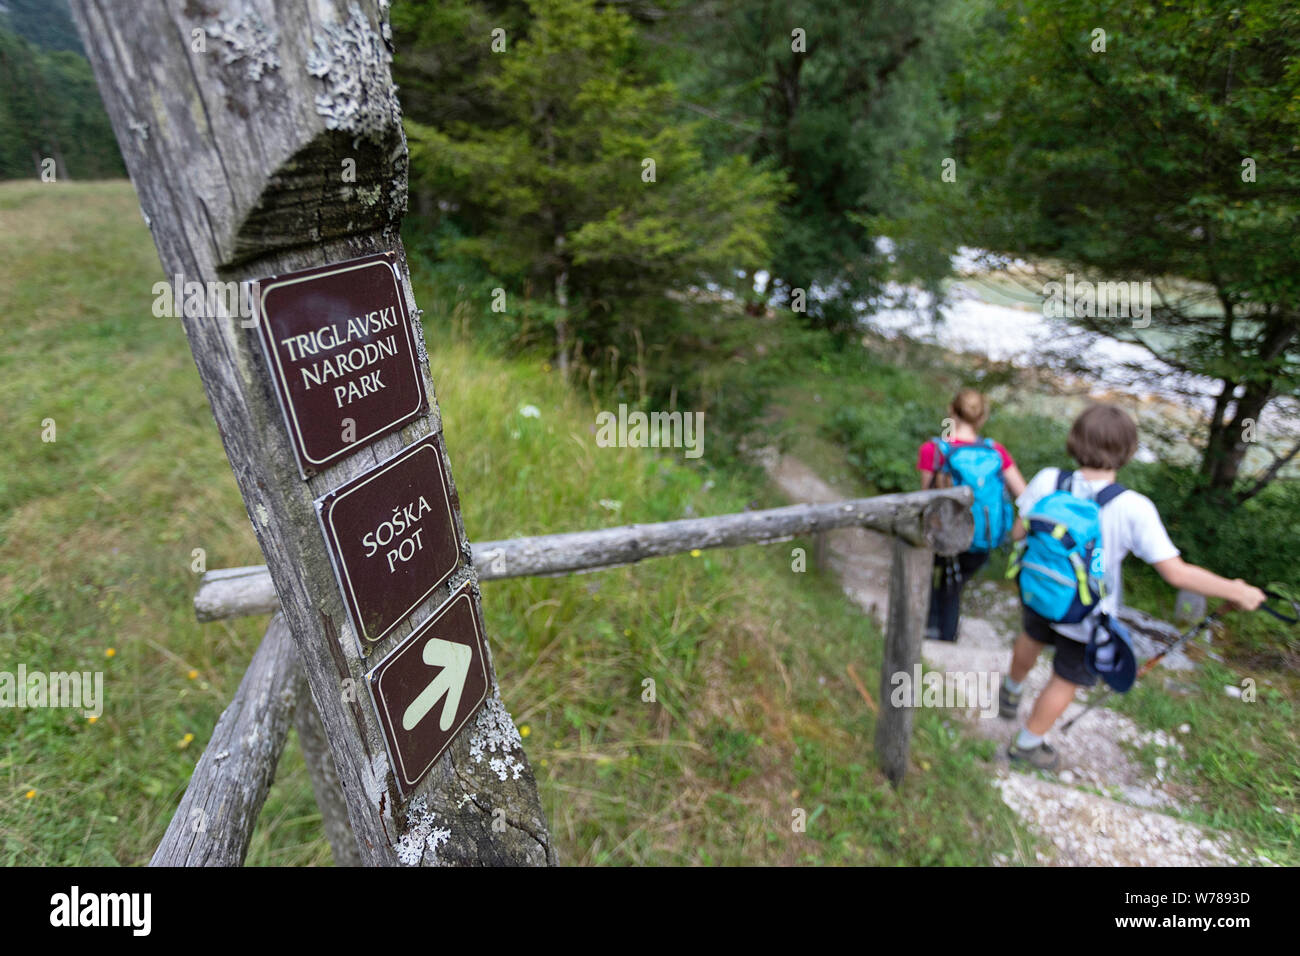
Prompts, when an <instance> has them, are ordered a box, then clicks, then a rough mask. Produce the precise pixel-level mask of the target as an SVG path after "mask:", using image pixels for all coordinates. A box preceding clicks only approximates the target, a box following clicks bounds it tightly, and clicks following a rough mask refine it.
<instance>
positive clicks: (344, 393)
mask: <svg viewBox="0 0 1300 956" xmlns="http://www.w3.org/2000/svg"><path fill="white" fill-rule="evenodd" d="M397 323H398V319H397V308H396V307H395V306H389V307H388V308H386V309H381V310H379V311H376V312H368V313H366V314H365V315H358V316H354V317H353V318H350V319H348V321H347V326H346V328H345V329H344V330H343V331H342V333H340V332H339V328H338V326H337V325H326V326H322V327H321V328H318V329H313V330H312V331H310V332H305V333H302V334H300V335H291V336H289V337H287V338H283V339H281V340H280V344H281V345H283V346H284V347H285V349H286V350H288V352H289V358H290V359H291V360H292V361H294V362H301V361H302V360H303V358H304V356H309V355H317V354H319V353H321V352H333V351H334V350H335V349H341V348H345V347H347V346H349V345H352V343H353V342H357V341H360V342H362V343H363V344H361V345H355V346H352V347H351V348H348V349H347V351H346V352H339V354H338V355H335V356H333V357H330V356H328V355H327V356H326V357H325V358H322V359H317V360H316V361H315V362H312V363H311V364H310V365H301V366H299V367H298V372H299V373H300V374H301V375H302V387H303V390H304V391H310V390H311V388H312V386H313V385H326V386H327V387H328V383H329V382H331V381H332V380H334V379H340V378H346V376H348V375H350V374H352V373H355V372H360V373H363V374H362V375H361V377H360V378H359V379H353V380H350V381H345V382H344V383H343V384H341V385H335V386H333V387H332V388H333V397H334V404H335V405H336V406H337V407H339V408H342V407H343V406H344V405H349V404H351V403H352V402H354V401H355V400H356V399H358V398H364V397H365V396H366V395H369V394H371V393H373V392H378V391H379V390H380V389H382V388H384V387H385V383H384V382H383V381H381V380H380V374H381V372H382V371H383V370H382V369H376V370H373V371H366V370H367V369H370V368H372V366H374V365H375V364H376V363H377V362H379V361H380V360H381V359H385V358H391V357H395V356H396V355H397V334H396V333H393V334H390V335H388V336H385V337H384V338H382V339H379V340H378V341H375V342H371V341H367V340H368V339H370V338H371V337H372V336H374V335H375V334H377V333H379V332H382V331H385V330H387V329H396V328H397V327H398V324H397Z"/></svg>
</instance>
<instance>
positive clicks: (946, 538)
mask: <svg viewBox="0 0 1300 956" xmlns="http://www.w3.org/2000/svg"><path fill="white" fill-rule="evenodd" d="M970 501H971V491H970V489H969V488H946V489H942V490H937V491H914V492H908V493H906V494H897V495H879V496H877V497H874V498H854V499H851V500H847V501H835V502H829V503H826V504H815V505H809V504H805V505H790V506H788V507H785V508H771V509H768V510H766V511H743V512H740V513H738V514H729V515H719V516H716V517H711V518H686V519H683V520H680V521H664V522H660V523H658V524H640V525H638V524H633V525H624V526H623V527H618V528H606V529H602V530H599V531H578V532H574V533H570V534H548V535H542V536H540V537H535V538H510V539H508V540H505V541H487V542H479V543H477V544H474V545H473V546H472V548H473V553H474V568H475V570H476V572H477V573H478V579H479V580H480V581H492V580H499V579H501V578H521V577H544V576H553V575H562V574H575V573H577V574H581V573H585V572H590V571H603V570H607V569H609V568H615V567H621V566H623V565H627V564H633V563H635V562H637V561H642V560H644V559H646V558H657V557H663V556H665V555H670V554H680V553H682V552H685V551H691V550H694V549H696V548H698V549H701V550H704V549H708V548H733V547H737V546H739V545H745V544H771V543H774V542H777V541H788V540H789V539H791V538H793V537H796V536H798V535H806V534H817V533H820V532H824V531H831V530H834V529H836V528H848V527H861V528H869V529H871V530H873V531H879V532H882V533H884V534H890V535H893V536H895V537H898V538H902V539H903V540H904V541H905V542H906V543H907V544H909V545H911V546H914V547H920V548H925V549H926V550H929V551H934V552H936V553H938V554H956V553H958V552H960V551H964V550H965V549H966V547H967V546H968V545H969V544H970V539H971V535H972V534H973V525H972V523H971V518H970V512H969V510H968V509H969V506H970ZM279 606H280V605H279V601H278V599H277V598H276V595H275V587H274V585H272V584H271V575H270V573H269V572H268V571H267V570H266V566H265V565H255V566H250V567H243V568H226V569H223V570H220V571H209V572H208V573H207V574H205V575H204V576H203V578H202V579H201V580H200V582H199V590H198V592H197V593H196V594H195V596H194V611H195V614H196V615H197V616H198V619H199V620H200V621H215V620H220V619H222V618H230V617H241V616H246V615H251V614H269V613H270V612H272V611H274V610H275V609H276V608H278V607H279Z"/></svg>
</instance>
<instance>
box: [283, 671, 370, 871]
mask: <svg viewBox="0 0 1300 956" xmlns="http://www.w3.org/2000/svg"><path fill="white" fill-rule="evenodd" d="M293 726H294V729H295V730H296V731H298V745H299V746H300V747H302V756H303V760H304V761H305V762H306V764H307V776H308V777H309V778H310V779H311V790H312V793H314V794H315V795H316V806H318V807H319V808H320V817H321V828H322V829H323V830H324V831H325V839H327V840H329V844H330V850H331V851H332V852H333V854H334V865H335V866H360V865H361V853H360V851H359V850H358V849H357V838H356V835H355V834H354V833H353V832H352V824H351V823H349V822H348V803H347V801H346V800H345V799H344V798H343V787H342V786H341V785H340V784H339V775H338V771H337V770H335V769H334V757H333V756H332V755H331V754H330V744H329V740H328V739H327V738H326V737H325V728H324V727H322V726H321V722H320V714H318V713H316V705H315V704H313V703H312V701H311V698H310V697H307V696H304V697H303V699H302V700H300V701H299V702H298V709H297V710H296V711H295V712H294V715H293Z"/></svg>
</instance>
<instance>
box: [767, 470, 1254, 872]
mask: <svg viewBox="0 0 1300 956" xmlns="http://www.w3.org/2000/svg"><path fill="white" fill-rule="evenodd" d="M761 460H762V463H763V466H764V468H765V469H766V471H767V473H768V476H769V477H770V478H771V480H772V481H773V483H774V484H775V485H776V486H777V487H778V488H779V489H780V490H781V491H782V493H783V494H784V495H785V496H786V497H787V498H789V499H790V500H791V501H792V502H810V503H820V502H827V501H837V500H839V499H841V498H843V495H841V494H840V493H839V492H837V491H836V490H835V489H834V488H832V487H831V486H830V485H829V484H827V483H826V482H825V481H823V480H822V479H821V477H820V476H818V475H817V474H816V473H815V472H813V471H812V470H811V469H810V468H808V467H807V466H806V465H805V464H803V462H801V461H798V460H797V459H795V458H792V457H790V456H788V455H785V456H783V455H778V454H776V453H775V452H774V451H770V450H769V451H767V452H765V453H764V454H763V455H762V456H761ZM827 539H828V540H827V542H826V551H825V554H824V557H825V560H826V561H827V564H828V566H829V567H830V568H831V569H832V570H833V571H834V572H835V573H836V574H837V575H838V576H839V578H840V581H841V584H842V585H843V588H844V592H845V594H847V595H848V597H849V598H850V599H851V600H853V601H854V602H855V603H856V604H857V605H858V606H859V607H861V608H862V609H863V610H864V611H866V612H867V613H869V614H871V615H873V616H874V617H875V618H876V619H877V621H878V622H879V623H880V624H881V625H883V624H884V620H885V616H886V614H887V613H888V605H889V596H888V580H889V561H888V553H889V549H888V538H887V537H886V536H885V535H881V534H877V533H875V532H872V531H865V530H861V529H856V528H855V529H845V530H841V531H834V532H831V533H829V534H828V535H827ZM1018 616H1019V605H1018V602H1017V601H1016V599H1015V597H1014V596H1012V595H1008V594H1006V593H1005V592H1003V591H1001V590H1000V589H998V588H997V587H996V586H994V585H993V584H991V583H983V584H980V583H976V584H973V585H971V586H970V587H969V588H967V593H966V596H965V599H964V600H963V607H962V619H961V625H960V629H959V633H958V640H957V642H956V643H945V642H941V641H926V642H925V647H924V650H923V652H922V653H923V656H924V658H925V662H926V665H927V666H928V667H931V668H933V669H936V670H940V671H944V672H947V673H956V672H963V673H965V672H981V673H988V672H996V673H997V674H998V675H999V678H998V679H999V680H1000V679H1001V678H1000V675H1001V674H1002V673H1003V672H1004V671H1005V669H1006V667H1007V665H1008V662H1009V659H1010V655H1011V643H1012V641H1013V640H1014V638H1015V635H1016V632H1017V631H1018V630H1019V628H1018V623H1017V622H1018ZM1050 674H1051V665H1050V652H1049V653H1047V654H1044V655H1043V658H1042V659H1040V660H1039V662H1038V664H1037V665H1036V666H1035V667H1034V669H1033V671H1032V672H1031V673H1030V675H1029V677H1028V679H1027V681H1026V686H1025V692H1024V695H1023V698H1022V700H1023V703H1022V705H1021V708H1022V712H1023V711H1024V709H1026V708H1028V707H1030V706H1031V705H1032V702H1033V700H1034V698H1035V697H1036V696H1037V694H1038V691H1039V690H1040V689H1041V688H1042V687H1043V685H1044V684H1046V682H1047V679H1048V677H1049V676H1050ZM993 705H994V706H993V707H992V708H991V709H992V710H993V714H992V716H982V715H981V713H980V711H979V710H977V709H975V708H972V709H970V710H968V711H965V712H961V711H958V712H957V714H958V715H959V716H960V718H961V719H962V721H963V723H964V725H965V726H966V727H967V729H968V731H969V732H971V733H974V734H977V735H979V736H981V737H987V738H989V739H992V740H995V741H997V742H998V744H999V747H998V755H999V756H998V765H997V768H996V774H997V780H996V781H995V785H996V786H997V787H998V789H999V790H1000V791H1001V793H1002V798H1003V800H1004V802H1005V803H1006V804H1007V805H1008V806H1009V807H1011V809H1012V810H1014V811H1015V812H1016V813H1017V814H1018V815H1019V816H1020V817H1021V819H1023V820H1024V821H1025V822H1026V824H1027V825H1028V826H1029V827H1030V829H1032V830H1034V831H1035V832H1037V833H1039V834H1041V835H1042V836H1043V837H1044V838H1045V842H1046V843H1049V844H1050V846H1051V851H1050V853H1041V852H1040V853H1039V854H1038V856H1037V859H1035V860H1030V859H1022V860H1009V859H1008V860H1003V861H1001V862H1004V863H1040V864H1049V865H1058V866H1061V865H1064V866H1224V865H1229V864H1233V863H1241V862H1250V860H1249V855H1248V854H1247V853H1245V852H1243V851H1241V850H1240V849H1238V848H1236V847H1234V846H1233V844H1232V842H1231V841H1230V840H1229V838H1228V837H1227V836H1226V835H1225V834H1222V833H1219V832H1216V831H1211V830H1207V829H1205V828H1202V827H1199V826H1196V825H1194V824H1191V823H1187V822H1184V821H1182V820H1179V819H1177V818H1175V817H1173V816H1170V815H1168V812H1163V811H1172V812H1177V811H1178V810H1179V809H1180V807H1181V806H1182V804H1181V803H1180V800H1181V801H1185V800H1186V799H1187V798H1186V797H1185V796H1184V795H1183V794H1182V793H1181V792H1180V791H1179V789H1178V788H1177V787H1176V786H1175V785H1174V783H1173V782H1172V781H1170V780H1168V779H1166V777H1165V773H1164V766H1165V763H1166V761H1165V758H1164V757H1161V756H1158V754H1159V752H1160V750H1168V751H1171V752H1176V751H1178V750H1180V748H1181V744H1180V743H1179V742H1178V739H1177V738H1178V737H1179V736H1180V734H1181V733H1186V732H1188V731H1189V730H1190V728H1189V727H1188V726H1187V725H1186V724H1184V725H1183V726H1182V727H1181V728H1170V729H1169V731H1163V730H1155V731H1145V730H1142V729H1141V728H1139V727H1138V726H1137V725H1136V724H1134V723H1133V722H1132V721H1131V720H1129V719H1128V718H1127V717H1125V716H1123V715H1122V714H1119V713H1117V712H1115V711H1113V710H1109V709H1107V708H1105V707H1098V708H1095V709H1094V710H1093V711H1092V712H1091V713H1090V714H1089V715H1088V716H1087V717H1086V718H1084V719H1083V720H1081V721H1079V723H1078V724H1076V725H1075V726H1074V727H1073V728H1071V730H1070V732H1069V733H1068V734H1062V733H1060V732H1059V731H1053V732H1052V734H1051V735H1050V740H1051V743H1052V746H1053V747H1055V748H1056V750H1057V751H1058V753H1060V755H1061V767H1060V770H1059V771H1058V772H1057V773H1056V774H1055V777H1054V778H1053V779H1050V780H1049V779H1045V778H1044V777H1041V776H1038V775H1034V774H1025V773H1021V772H1019V771H1015V770H1012V769H1011V768H1010V767H1009V766H1008V764H1007V759H1006V743H1007V742H1008V741H1009V740H1010V738H1011V736H1012V734H1013V733H1014V732H1015V730H1016V727H1017V723H1016V721H1013V720H1004V719H1002V718H1000V717H998V716H997V714H996V701H993ZM1082 708H1083V704H1082V703H1080V702H1078V701H1076V702H1075V703H1073V704H1071V705H1070V709H1069V710H1068V711H1066V715H1065V718H1063V720H1062V721H1061V723H1064V720H1065V719H1068V718H1069V717H1072V716H1073V715H1074V714H1075V713H1077V712H1079V711H1080V710H1081V709H1082ZM1058 726H1059V724H1058ZM1125 744H1127V745H1129V747H1137V748H1154V749H1155V752H1156V753H1157V757H1156V759H1155V761H1154V762H1155V764H1156V770H1155V772H1154V774H1153V773H1152V772H1151V771H1149V770H1148V769H1147V768H1146V767H1144V766H1143V765H1142V764H1140V763H1139V762H1138V761H1137V760H1135V759H1134V757H1133V756H1132V753H1131V750H1130V749H1129V748H1128V747H1125V746H1124V745H1125ZM1191 799H1193V800H1195V798H1194V797H1193V798H1191Z"/></svg>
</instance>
